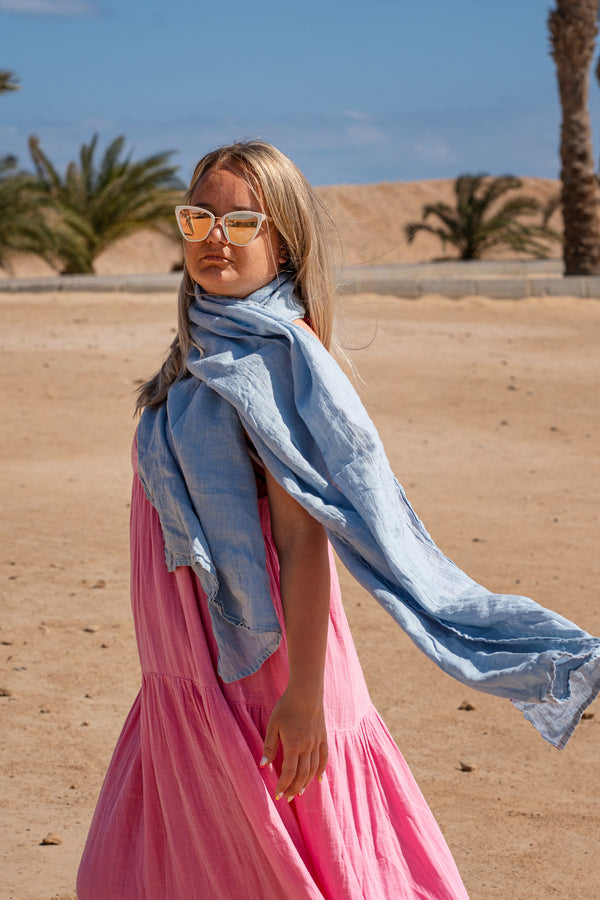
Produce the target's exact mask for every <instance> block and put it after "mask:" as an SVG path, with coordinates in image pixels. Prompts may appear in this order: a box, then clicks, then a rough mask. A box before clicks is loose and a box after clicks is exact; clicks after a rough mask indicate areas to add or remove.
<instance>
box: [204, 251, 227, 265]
mask: <svg viewBox="0 0 600 900" xmlns="http://www.w3.org/2000/svg"><path fill="white" fill-rule="evenodd" d="M202 262H210V263H214V262H220V263H227V262H230V260H229V259H228V258H227V257H226V256H219V255H218V254H216V253H207V254H206V256H203V257H202Z"/></svg>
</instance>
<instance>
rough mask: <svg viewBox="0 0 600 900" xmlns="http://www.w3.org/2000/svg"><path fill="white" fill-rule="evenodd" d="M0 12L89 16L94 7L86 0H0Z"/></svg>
mask: <svg viewBox="0 0 600 900" xmlns="http://www.w3.org/2000/svg"><path fill="white" fill-rule="evenodd" d="M0 12H8V13H21V15H26V16H91V15H94V13H95V9H94V6H93V5H92V4H91V3H88V2H86V0H0Z"/></svg>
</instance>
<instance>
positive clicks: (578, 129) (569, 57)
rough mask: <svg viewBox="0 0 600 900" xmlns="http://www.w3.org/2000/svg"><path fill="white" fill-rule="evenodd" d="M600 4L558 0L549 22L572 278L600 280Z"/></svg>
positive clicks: (567, 262) (590, 0) (567, 255)
mask: <svg viewBox="0 0 600 900" xmlns="http://www.w3.org/2000/svg"><path fill="white" fill-rule="evenodd" d="M598 7H599V0H557V3H556V9H554V10H553V11H552V12H550V14H549V16H548V28H549V30H550V41H551V44H552V51H551V53H552V57H553V58H554V62H555V63H556V75H557V80H558V90H559V94H560V103H561V108H562V127H561V139H560V159H561V172H560V178H561V182H562V189H561V202H562V212H563V221H564V237H563V242H564V261H565V274H566V275H594V274H600V219H599V215H598V184H597V180H596V176H595V172H594V155H593V149H592V138H591V127H590V117H589V112H588V90H589V69H590V64H591V62H592V57H593V55H594V45H595V39H596V34H597V32H598V27H597V24H596V21H597V18H598Z"/></svg>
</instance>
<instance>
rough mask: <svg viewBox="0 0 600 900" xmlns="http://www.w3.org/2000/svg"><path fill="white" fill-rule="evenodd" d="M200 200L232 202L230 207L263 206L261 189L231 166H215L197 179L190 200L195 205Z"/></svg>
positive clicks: (249, 207)
mask: <svg viewBox="0 0 600 900" xmlns="http://www.w3.org/2000/svg"><path fill="white" fill-rule="evenodd" d="M201 201H204V202H205V203H211V204H215V203H225V204H229V205H231V204H233V207H232V208H238V209H246V208H248V209H251V208H254V207H255V208H257V209H259V210H261V209H263V208H264V201H263V198H262V191H260V189H259V188H258V185H254V184H252V182H251V180H250V178H249V177H248V175H247V174H246V173H245V172H242V171H241V170H239V169H235V168H233V167H224V166H215V167H213V168H211V169H208V171H206V172H205V173H204V174H203V175H202V176H201V178H199V179H198V181H197V182H196V184H195V185H194V188H193V190H192V193H191V195H190V202H191V203H192V204H194V205H195V204H197V203H199V202H201Z"/></svg>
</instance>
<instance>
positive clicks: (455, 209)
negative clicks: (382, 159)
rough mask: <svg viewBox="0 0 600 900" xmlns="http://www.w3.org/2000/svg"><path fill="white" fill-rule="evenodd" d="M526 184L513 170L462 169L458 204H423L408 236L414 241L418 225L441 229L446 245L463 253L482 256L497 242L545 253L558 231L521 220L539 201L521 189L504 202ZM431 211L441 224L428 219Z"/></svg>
mask: <svg viewBox="0 0 600 900" xmlns="http://www.w3.org/2000/svg"><path fill="white" fill-rule="evenodd" d="M521 187H522V182H521V181H520V180H519V179H518V178H515V177H514V176H512V175H502V176H500V177H499V178H491V177H490V176H489V175H459V177H458V178H457V179H456V180H455V182H454V194H455V197H456V202H455V205H454V206H450V204H448V203H428V204H427V205H426V206H424V207H423V210H422V221H421V222H410V223H409V224H408V225H406V226H405V228H406V237H407V239H408V242H409V244H410V243H412V241H413V240H414V239H415V236H416V235H417V234H418V232H419V231H427V232H429V233H430V234H435V235H437V236H438V237H439V239H440V240H441V242H442V245H443V246H444V247H445V245H446V244H452V246H454V247H456V249H457V250H458V251H459V255H460V258H461V259H480V258H481V256H482V255H483V254H484V253H485V252H486V251H487V250H490V249H491V248H492V247H509V248H510V249H511V250H514V251H515V252H518V253H529V254H531V255H532V256H539V257H541V256H546V255H547V253H548V247H547V246H546V243H545V241H546V240H548V239H550V238H555V237H556V235H555V233H554V232H553V231H551V230H550V229H549V228H547V227H545V226H543V225H538V224H527V223H525V222H523V221H521V219H522V217H526V216H531V215H535V214H538V213H539V212H540V209H541V207H540V204H539V203H538V201H537V200H534V199H533V198H532V197H525V196H522V195H521V196H517V197H510V198H508V199H505V200H504V201H503V202H500V201H501V200H502V198H503V197H504V196H505V195H506V194H508V193H509V192H510V191H515V190H518V189H519V188H521ZM430 216H434V217H435V218H437V219H438V220H439V222H440V223H441V224H439V225H437V226H433V225H429V224H428V223H427V222H426V221H425V220H426V219H428V218H429V217H430Z"/></svg>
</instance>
